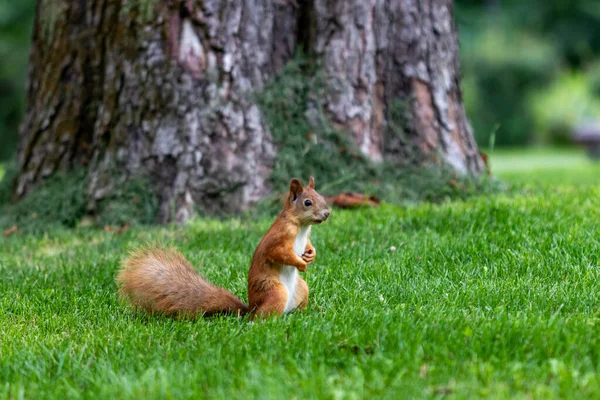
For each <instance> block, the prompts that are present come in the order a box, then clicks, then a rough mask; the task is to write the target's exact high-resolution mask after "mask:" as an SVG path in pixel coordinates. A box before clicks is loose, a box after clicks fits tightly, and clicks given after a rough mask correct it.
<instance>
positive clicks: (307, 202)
mask: <svg viewBox="0 0 600 400" xmlns="http://www.w3.org/2000/svg"><path fill="white" fill-rule="evenodd" d="M304 205H305V206H306V207H310V206H312V201H310V200H304Z"/></svg>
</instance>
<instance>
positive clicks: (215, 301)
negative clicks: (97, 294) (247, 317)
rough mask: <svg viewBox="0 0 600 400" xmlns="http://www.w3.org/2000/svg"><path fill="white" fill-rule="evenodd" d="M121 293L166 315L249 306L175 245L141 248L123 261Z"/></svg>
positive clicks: (243, 310)
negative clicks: (197, 268)
mask: <svg viewBox="0 0 600 400" xmlns="http://www.w3.org/2000/svg"><path fill="white" fill-rule="evenodd" d="M117 282H118V283H119V285H120V287H121V293H122V295H123V296H124V297H127V298H129V300H130V301H131V303H132V304H133V305H134V306H136V307H140V308H143V309H145V310H146V311H148V312H157V313H162V314H166V315H187V316H191V317H193V316H196V315H198V314H215V313H239V314H245V313H246V312H247V311H248V307H247V306H246V305H245V304H244V303H242V302H241V301H240V300H239V299H238V298H237V297H235V296H234V295H233V294H231V293H230V292H228V291H227V290H225V289H222V288H220V287H217V286H215V285H213V284H212V283H210V282H209V281H207V280H206V279H204V278H203V277H202V276H201V275H200V274H198V273H197V272H196V271H195V270H194V268H193V267H192V266H191V265H190V263H189V262H188V261H187V260H186V259H185V258H184V257H183V255H181V254H180V253H179V252H178V251H176V250H174V249H157V248H148V247H144V248H141V249H139V250H137V251H135V252H133V253H131V254H130V256H129V257H128V258H126V259H125V260H124V261H123V264H122V268H121V271H120V272H119V275H118V276H117Z"/></svg>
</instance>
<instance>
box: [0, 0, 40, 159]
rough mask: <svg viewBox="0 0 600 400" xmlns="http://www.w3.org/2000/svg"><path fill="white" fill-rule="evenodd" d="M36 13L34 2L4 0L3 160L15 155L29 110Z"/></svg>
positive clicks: (0, 75)
mask: <svg viewBox="0 0 600 400" xmlns="http://www.w3.org/2000/svg"><path fill="white" fill-rule="evenodd" d="M34 11H35V1H34V0H18V1H13V0H0V160H5V159H7V158H9V157H10V156H11V155H12V154H13V152H14V150H15V146H16V142H17V132H18V127H19V123H20V122H21V118H22V116H23V112H24V110H25V81H26V77H27V60H28V58H29V43H30V41H31V27H32V25H33V17H34Z"/></svg>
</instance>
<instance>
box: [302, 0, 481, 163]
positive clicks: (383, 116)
mask: <svg viewBox="0 0 600 400" xmlns="http://www.w3.org/2000/svg"><path fill="white" fill-rule="evenodd" d="M315 10H316V24H317V34H316V42H315V43H314V49H315V52H316V54H317V55H318V56H319V57H320V58H321V59H322V60H323V62H322V65H323V67H324V69H325V72H326V74H327V76H328V77H329V85H328V93H329V95H328V97H327V98H326V99H325V107H326V109H327V110H328V111H329V113H330V114H331V116H332V118H333V121H334V122H335V123H336V124H337V125H338V126H339V127H340V128H341V129H345V130H347V131H349V132H351V134H352V135H353V139H354V141H355V142H356V143H357V145H358V146H359V148H360V149H361V151H362V152H363V154H365V155H367V156H368V157H370V158H371V159H373V160H376V161H377V160H382V159H384V158H387V159H392V160H397V161H399V160H400V161H402V160H409V161H413V160H417V161H421V162H422V161H423V160H431V159H440V158H441V160H442V161H444V162H446V163H447V164H449V165H450V166H452V167H453V168H454V169H456V170H457V171H458V172H461V173H463V174H467V173H470V174H475V175H478V174H480V173H481V172H482V170H483V163H482V160H481V158H480V156H479V151H478V148H477V144H476V143H475V139H474V137H473V133H472V130H471V126H470V124H469V121H468V120H467V117H466V114H465V109H464V106H463V103H462V94H461V90H460V86H459V79H460V71H459V59H458V39H457V32H456V27H455V24H454V15H453V4H452V0H436V1H433V0H367V1H365V0H334V1H330V0H315Z"/></svg>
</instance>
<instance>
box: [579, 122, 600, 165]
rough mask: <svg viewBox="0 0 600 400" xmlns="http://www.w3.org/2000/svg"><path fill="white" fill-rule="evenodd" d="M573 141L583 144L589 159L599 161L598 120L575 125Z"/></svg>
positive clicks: (599, 136)
mask: <svg viewBox="0 0 600 400" xmlns="http://www.w3.org/2000/svg"><path fill="white" fill-rule="evenodd" d="M573 141H574V142H575V143H577V144H580V145H583V146H585V147H586V148H587V151H588V155H589V156H590V158H591V159H593V160H597V161H600V121H598V122H586V123H583V124H579V125H576V126H575V128H574V129H573Z"/></svg>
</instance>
